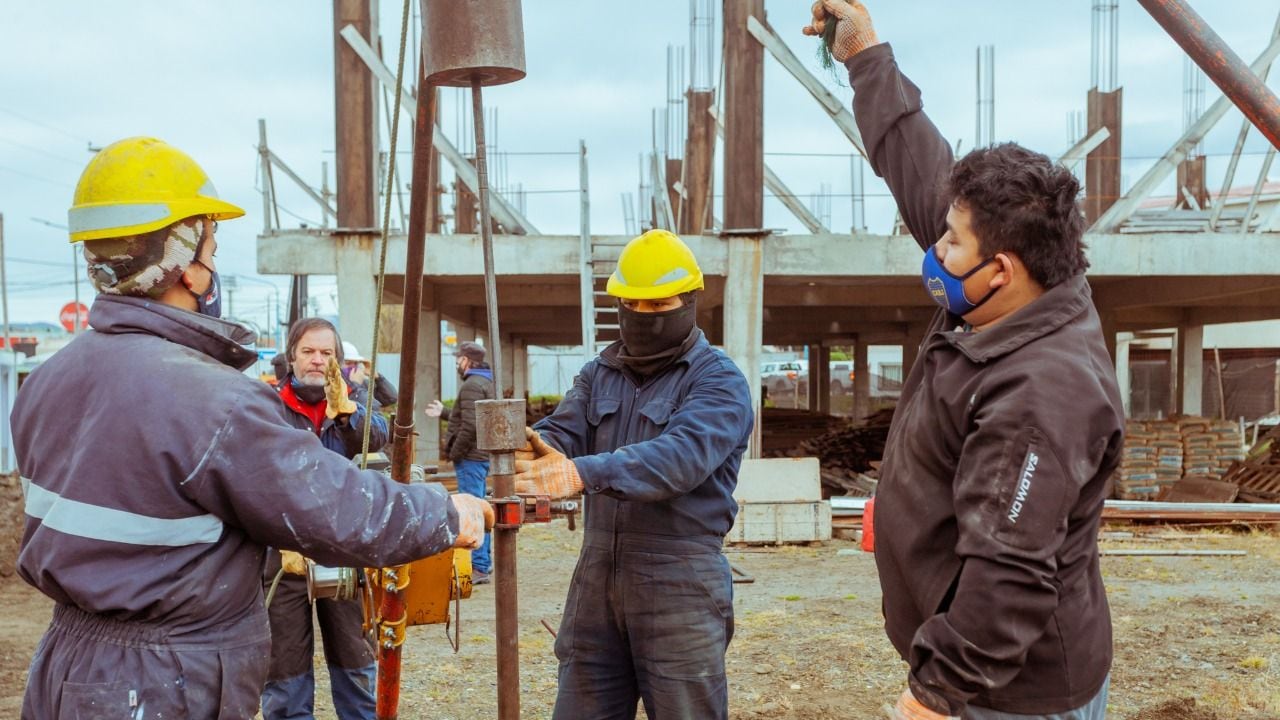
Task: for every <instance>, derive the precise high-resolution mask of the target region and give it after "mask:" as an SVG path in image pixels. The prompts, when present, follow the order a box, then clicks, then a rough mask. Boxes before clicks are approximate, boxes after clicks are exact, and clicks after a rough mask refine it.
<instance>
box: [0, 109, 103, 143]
mask: <svg viewBox="0 0 1280 720" xmlns="http://www.w3.org/2000/svg"><path fill="white" fill-rule="evenodd" d="M0 112H2V113H5V114H6V115H12V116H14V117H16V118H18V119H19V120H25V121H26V122H29V123H31V124H32V125H38V126H40V127H42V128H44V129H45V130H51V131H53V132H56V133H58V134H59V135H65V136H67V137H69V138H71V139H72V140H75V141H77V142H83V143H84V144H85V145H86V146H92V145H93V141H92V140H86V139H85V138H82V137H80V136H78V135H73V134H72V133H69V132H67V131H66V130H63V129H61V128H56V127H54V126H52V125H50V124H48V123H44V122H41V121H39V120H36V119H35V118H31V117H27V116H26V115H23V114H21V113H16V112H14V111H12V110H9V109H7V108H0Z"/></svg>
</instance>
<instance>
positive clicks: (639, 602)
mask: <svg viewBox="0 0 1280 720" xmlns="http://www.w3.org/2000/svg"><path fill="white" fill-rule="evenodd" d="M702 288H703V280H702V271H701V269H699V267H698V263H697V260H696V259H695V258H694V256H693V253H692V252H691V251H690V250H689V248H688V247H687V246H686V245H685V244H684V243H683V242H682V241H681V240H680V238H678V237H676V236H675V235H673V234H671V233H669V232H667V231H665V230H651V231H649V232H647V233H645V234H643V235H641V236H640V237H638V238H636V239H634V240H632V241H631V242H630V243H628V244H627V246H626V247H625V248H624V249H623V251H622V255H621V257H620V258H619V260H618V267H617V270H616V271H614V273H613V275H612V276H611V277H610V278H609V284H608V288H607V289H608V292H609V294H610V295H613V296H614V297H616V298H618V317H619V322H618V324H619V326H620V332H621V335H622V339H621V340H620V341H618V342H615V343H613V344H612V345H610V346H609V347H607V348H605V349H604V350H603V351H602V352H601V353H600V356H599V357H597V358H596V359H595V360H592V361H591V362H589V363H587V364H586V366H584V367H583V368H582V371H581V372H580V373H579V374H578V376H577V377H576V378H575V379H574V382H573V388H572V389H571V390H569V392H568V393H567V394H566V395H565V397H564V400H563V401H561V403H560V405H559V407H558V408H557V409H556V411H555V413H553V414H552V415H550V416H549V417H547V418H545V419H543V420H542V421H540V422H539V423H538V424H537V425H536V432H535V431H534V430H530V431H529V436H530V444H531V446H532V450H533V452H532V453H531V455H532V456H533V459H532V460H528V459H526V460H521V461H520V462H519V463H518V470H519V473H518V474H517V475H516V488H517V490H518V491H520V492H536V493H545V494H549V495H551V496H553V497H566V496H569V495H572V494H576V493H579V492H581V493H583V495H584V496H585V501H586V523H587V526H586V532H585V536H584V538H583V545H582V552H581V555H580V556H579V558H578V567H577V569H576V570H575V572H574V582H573V585H572V586H571V587H570V589H569V597H568V599H567V600H566V601H565V608H564V616H563V619H562V620H561V623H560V633H559V635H558V637H557V639H556V647H555V650H556V657H557V658H559V660H560V690H559V694H558V696H557V697H556V705H555V712H554V715H553V717H554V718H556V720H570V719H573V718H583V719H584V720H586V719H591V720H598V719H600V718H633V717H635V713H636V703H637V701H640V702H643V703H644V708H645V712H646V714H647V715H648V717H649V718H650V719H651V720H667V719H668V718H699V719H700V720H716V719H718V718H720V719H722V718H727V717H728V685H727V683H726V681H725V670H724V654H725V651H726V650H727V649H728V647H729V641H730V639H732V637H733V581H732V577H731V576H730V573H729V563H728V561H726V560H725V558H724V556H723V555H722V554H721V547H722V545H723V544H724V536H725V534H726V533H728V531H729V529H730V527H731V526H732V525H733V518H734V514H735V513H736V512H737V507H738V505H737V503H736V502H735V501H734V499H733V490H734V488H735V487H736V486H737V482H738V467H739V465H740V463H741V460H742V454H743V452H744V451H745V450H746V449H747V441H748V439H749V438H750V436H751V430H752V426H753V425H754V422H755V417H754V413H753V411H752V403H751V393H750V390H749V389H748V387H747V381H746V379H745V378H744V377H743V375H742V373H741V372H740V371H739V370H738V367H737V366H736V365H734V363H733V362H732V361H731V360H729V358H728V357H726V356H725V354H724V353H722V352H720V351H719V350H716V349H713V348H712V347H711V346H710V345H709V344H708V343H707V339H706V337H705V336H704V335H703V334H702V331H701V330H699V329H698V327H697V324H696V323H695V319H696V317H697V297H698V291H699V290H701V289H702Z"/></svg>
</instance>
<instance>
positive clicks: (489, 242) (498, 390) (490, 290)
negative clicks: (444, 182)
mask: <svg viewBox="0 0 1280 720" xmlns="http://www.w3.org/2000/svg"><path fill="white" fill-rule="evenodd" d="M480 88H481V86H480V76H479V75H473V76H471V115H472V117H473V119H474V120H475V126H476V175H477V176H479V180H478V182H477V183H476V185H478V186H479V188H478V189H479V190H480V192H479V193H478V194H479V195H480V241H481V245H483V246H484V305H485V310H486V311H487V312H488V315H489V345H490V346H491V347H490V348H489V357H490V358H491V363H490V367H491V368H492V369H493V394H494V397H496V398H497V399H499V400H501V399H502V398H503V394H502V390H503V388H502V336H501V335H500V334H498V278H497V275H496V274H495V273H494V270H493V227H492V226H493V220H492V218H491V216H490V214H489V169H488V164H489V163H488V160H487V159H486V157H485V147H484V99H483V97H482V95H481V90H480ZM499 497H501V496H499Z"/></svg>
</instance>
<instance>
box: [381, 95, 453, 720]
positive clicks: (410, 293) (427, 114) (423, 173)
mask: <svg viewBox="0 0 1280 720" xmlns="http://www.w3.org/2000/svg"><path fill="white" fill-rule="evenodd" d="M418 98H419V101H418V112H417V114H416V116H415V118H414V127H413V138H414V143H413V175H412V180H411V183H412V184H411V186H410V195H409V238H408V257H407V258H406V259H405V271H404V278H405V282H404V325H403V327H402V328H401V343H400V352H401V354H400V397H399V399H398V400H397V402H396V420H395V423H394V427H393V428H392V433H393V435H392V443H393V445H392V451H391V478H392V479H393V480H395V481H396V482H402V483H407V482H409V479H410V468H411V466H412V465H413V426H414V422H413V411H414V407H413V401H414V390H415V386H416V384H417V382H416V381H417V376H416V373H415V371H416V370H417V365H418V315H419V313H420V311H421V308H422V265H423V257H424V256H425V254H426V253H425V250H426V242H427V207H428V205H429V204H430V201H431V192H432V189H433V188H435V184H436V179H435V178H434V177H432V172H431V170H432V162H431V143H432V133H433V132H434V131H435V118H436V110H437V108H436V92H435V88H432V87H431V86H430V85H429V84H428V83H427V80H426V75H425V74H423V75H422V80H421V81H420V82H419V83H418ZM371 380H372V378H371ZM396 584H397V586H398V585H399V582H398V581H397V583H396ZM404 614H405V606H404V595H403V594H402V593H401V592H400V591H399V590H398V589H397V590H395V591H392V592H387V593H386V594H384V595H383V599H382V605H381V607H380V609H379V615H380V616H381V617H383V618H392V619H395V618H402V617H404ZM377 643H378V681H377V682H378V684H377V693H376V697H377V717H378V720H395V718H396V716H397V713H398V711H399V705H400V646H399V645H395V644H394V643H392V645H393V647H387V645H388V643H387V641H386V638H383V637H379V638H377Z"/></svg>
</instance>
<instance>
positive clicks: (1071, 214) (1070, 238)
mask: <svg viewBox="0 0 1280 720" xmlns="http://www.w3.org/2000/svg"><path fill="white" fill-rule="evenodd" d="M946 193H947V196H948V199H949V200H950V201H951V202H952V203H955V204H956V205H958V206H959V207H961V208H963V209H965V210H968V211H969V212H970V213H971V215H972V219H971V224H972V226H973V232H974V233H975V234H976V235H977V236H978V242H979V248H980V250H981V253H982V256H983V257H992V256H993V255H995V254H996V253H999V252H1010V253H1013V254H1014V255H1017V256H1018V259H1019V260H1021V261H1022V264H1023V265H1025V266H1026V267H1027V272H1029V273H1030V274H1031V277H1032V278H1033V279H1034V280H1035V281H1036V282H1037V283H1039V284H1040V286H1041V287H1044V288H1046V289H1047V288H1051V287H1053V286H1054V285H1057V284H1058V283H1060V282H1062V281H1063V280H1066V279H1068V278H1070V277H1073V276H1075V275H1078V274H1080V273H1082V272H1084V271H1085V270H1086V269H1088V267H1089V260H1088V259H1087V258H1086V257H1085V253H1084V251H1085V244H1084V230H1085V226H1084V215H1083V214H1082V213H1081V211H1080V207H1079V206H1078V205H1077V204H1076V198H1077V196H1078V195H1079V194H1080V182H1079V181H1078V180H1076V178H1075V175H1072V174H1071V171H1070V170H1068V169H1066V168H1065V167H1063V166H1062V165H1059V164H1057V163H1055V162H1053V161H1052V160H1050V159H1049V158H1048V156H1046V155H1042V154H1040V153H1038V152H1033V151H1031V150H1028V149H1026V148H1024V147H1022V146H1021V145H1017V144H1015V143H1001V144H999V145H993V146H991V147H985V148H979V149H977V150H974V151H972V152H970V153H969V154H968V155H965V156H964V157H963V158H961V159H960V162H958V163H956V165H955V167H953V168H952V169H951V177H950V178H948V180H947V186H946Z"/></svg>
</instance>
